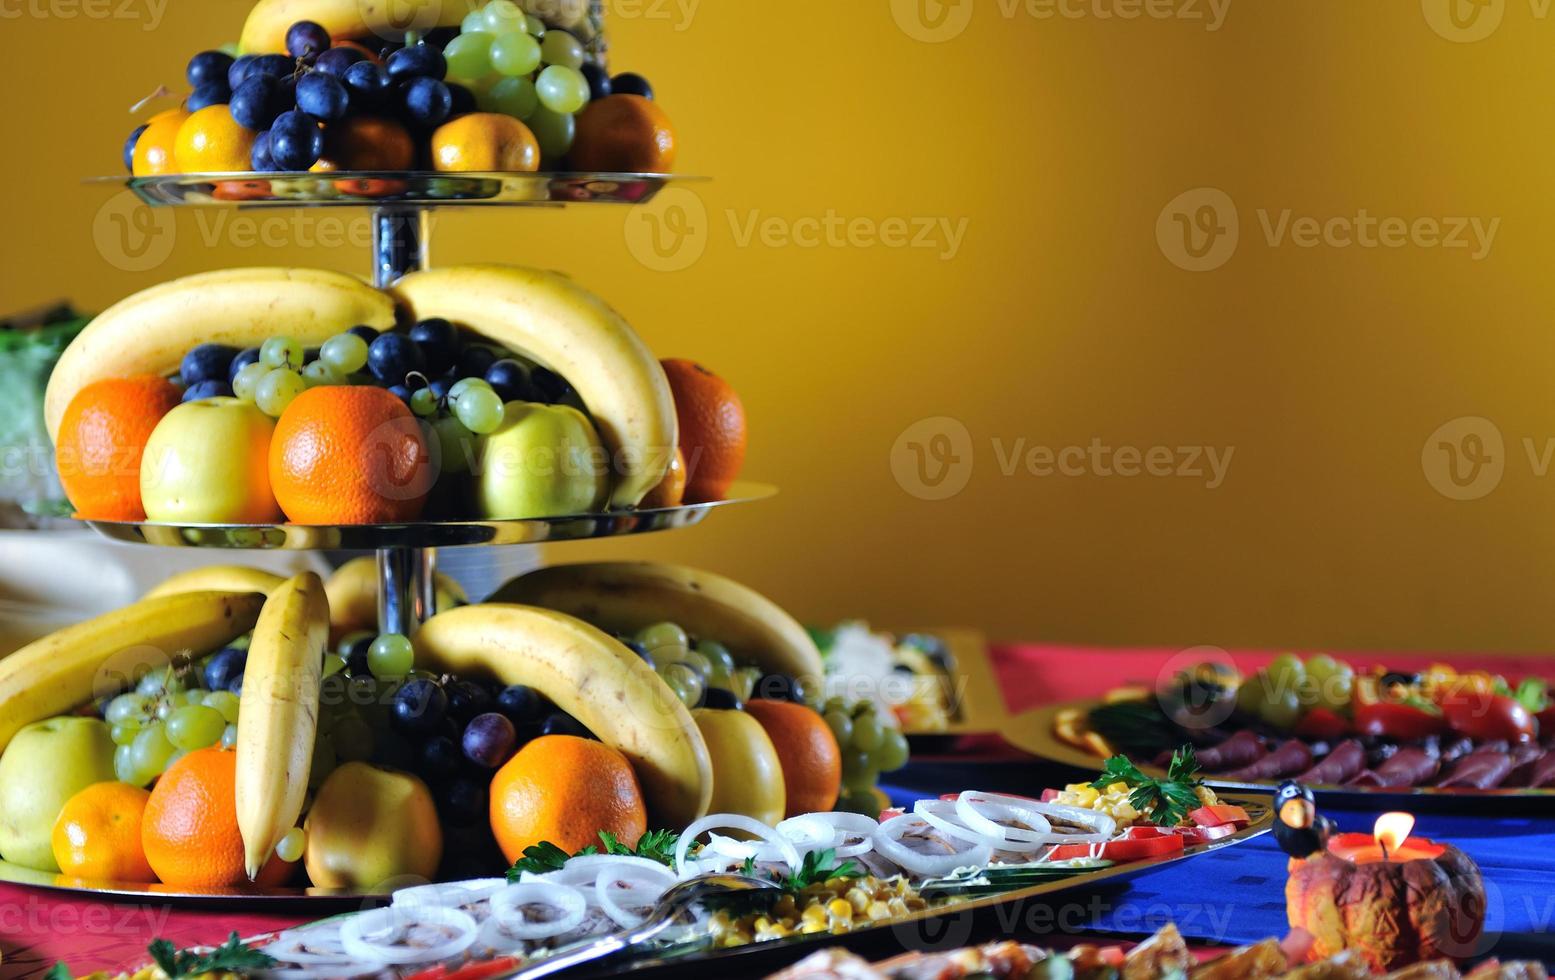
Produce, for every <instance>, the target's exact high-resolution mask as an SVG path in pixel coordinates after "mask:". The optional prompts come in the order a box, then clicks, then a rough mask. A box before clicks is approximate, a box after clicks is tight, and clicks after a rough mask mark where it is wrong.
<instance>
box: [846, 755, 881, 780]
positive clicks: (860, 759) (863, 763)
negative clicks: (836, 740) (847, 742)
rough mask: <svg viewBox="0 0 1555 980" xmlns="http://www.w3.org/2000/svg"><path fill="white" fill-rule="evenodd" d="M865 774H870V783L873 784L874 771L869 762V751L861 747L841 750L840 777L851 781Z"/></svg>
mask: <svg viewBox="0 0 1555 980" xmlns="http://www.w3.org/2000/svg"><path fill="white" fill-rule="evenodd" d="M865 774H868V775H869V776H870V785H874V773H873V771H872V768H871V766H870V764H869V753H868V752H865V751H864V750H863V749H857V748H853V749H843V750H842V778H843V780H844V781H845V782H851V781H852V780H854V779H857V778H859V777H861V776H863V775H865Z"/></svg>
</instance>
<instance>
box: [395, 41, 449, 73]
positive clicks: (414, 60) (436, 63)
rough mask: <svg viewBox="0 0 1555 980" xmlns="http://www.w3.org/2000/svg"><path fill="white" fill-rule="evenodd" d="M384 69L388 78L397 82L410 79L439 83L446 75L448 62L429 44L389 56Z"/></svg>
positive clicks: (441, 53)
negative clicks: (431, 80)
mask: <svg viewBox="0 0 1555 980" xmlns="http://www.w3.org/2000/svg"><path fill="white" fill-rule="evenodd" d="M384 67H385V68H387V69H388V70H389V77H390V78H392V79H394V80H395V81H397V82H399V81H406V80H408V79H412V78H429V79H433V80H435V81H439V82H440V81H442V80H443V78H444V77H445V76H447V74H448V62H447V60H446V59H444V58H443V52H441V51H439V50H438V49H436V48H434V47H432V45H430V44H416V45H412V46H411V47H408V48H401V49H399V50H398V51H396V52H394V53H393V54H391V55H389V57H388V60H386V61H385V62H384Z"/></svg>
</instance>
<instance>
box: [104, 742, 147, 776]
mask: <svg viewBox="0 0 1555 980" xmlns="http://www.w3.org/2000/svg"><path fill="white" fill-rule="evenodd" d="M139 775H140V773H138V772H136V771H135V757H134V756H133V755H132V754H131V748H130V746H128V745H121V746H119V747H118V748H116V749H114V750H113V776H114V778H115V779H117V780H118V781H119V782H121V783H129V784H130V785H131V786H143V785H145V783H142V782H140V781H139V780H138V779H137V778H136V777H137V776H139ZM146 782H147V783H149V782H151V780H150V779H147V780H146Z"/></svg>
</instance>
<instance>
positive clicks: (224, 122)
mask: <svg viewBox="0 0 1555 980" xmlns="http://www.w3.org/2000/svg"><path fill="white" fill-rule="evenodd" d="M147 132H150V130H149V129H148V130H147ZM257 135H258V134H256V133H255V132H254V131H253V130H252V129H248V128H246V127H245V126H244V125H243V124H242V123H240V122H238V121H237V120H236V119H234V118H232V109H231V108H230V107H228V106H227V105H225V104H223V103H218V104H216V105H208V106H206V107H205V108H203V109H201V110H199V111H198V112H196V113H195V114H194V115H192V116H190V117H189V118H188V119H185V120H184V123H183V125H182V126H180V127H179V129H178V139H177V142H176V143H175V144H174V159H175V162H176V163H177V164H178V169H179V170H181V171H182V172H184V173H186V174H228V173H247V172H248V171H249V170H251V169H252V167H253V165H252V162H251V160H252V156H253V152H254V140H255V138H256V137H257ZM141 139H145V136H144V134H143V135H142V136H141ZM137 145H138V144H137Z"/></svg>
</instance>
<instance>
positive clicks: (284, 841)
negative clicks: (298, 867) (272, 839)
mask: <svg viewBox="0 0 1555 980" xmlns="http://www.w3.org/2000/svg"><path fill="white" fill-rule="evenodd" d="M307 844H308V838H307V837H306V836H305V835H304V834H303V832H302V828H301V827H293V828H292V829H291V830H288V831H287V832H286V836H285V837H282V838H281V839H280V840H279V841H278V842H276V845H275V856H276V857H278V858H280V859H281V860H282V861H285V862H286V863H288V864H290V863H292V862H294V861H296V860H298V859H299V858H301V857H302V852H303V850H305V849H306V847H307Z"/></svg>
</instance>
